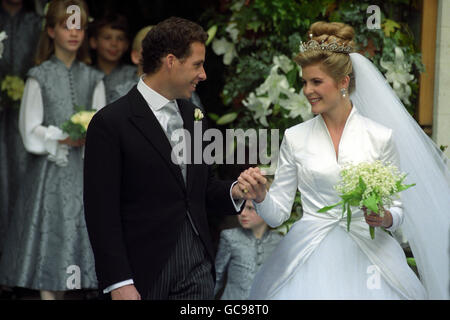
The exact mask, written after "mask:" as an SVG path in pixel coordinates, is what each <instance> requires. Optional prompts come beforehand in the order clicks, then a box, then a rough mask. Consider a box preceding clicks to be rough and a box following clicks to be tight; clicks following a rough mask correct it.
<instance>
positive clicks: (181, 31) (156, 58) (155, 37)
mask: <svg viewBox="0 0 450 320" xmlns="http://www.w3.org/2000/svg"><path fill="white" fill-rule="evenodd" d="M207 39H208V34H207V33H206V32H205V30H203V28H202V27H201V26H199V25H198V24H196V23H195V22H192V21H189V20H186V19H183V18H177V17H171V18H168V19H166V20H164V21H162V22H160V23H158V24H157V25H156V26H155V27H153V28H152V29H151V30H150V31H149V32H148V33H147V35H146V36H145V38H144V40H142V61H141V64H142V68H143V71H144V73H147V74H153V73H155V72H157V71H158V70H159V68H160V67H161V58H163V57H165V56H167V55H168V54H169V53H171V54H173V55H174V56H176V57H177V58H178V59H183V58H186V57H189V56H190V55H191V50H190V49H191V43H194V42H200V43H203V44H205V42H206V40H207Z"/></svg>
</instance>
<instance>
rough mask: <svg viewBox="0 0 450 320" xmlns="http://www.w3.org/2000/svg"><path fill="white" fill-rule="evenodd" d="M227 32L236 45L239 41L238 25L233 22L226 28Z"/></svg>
mask: <svg viewBox="0 0 450 320" xmlns="http://www.w3.org/2000/svg"><path fill="white" fill-rule="evenodd" d="M225 31H226V32H228V34H229V35H230V38H231V41H233V43H236V42H237V40H238V35H239V30H238V29H237V23H236V22H232V23H230V24H229V25H228V26H227V27H226V28H225Z"/></svg>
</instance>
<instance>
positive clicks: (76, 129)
mask: <svg viewBox="0 0 450 320" xmlns="http://www.w3.org/2000/svg"><path fill="white" fill-rule="evenodd" d="M75 110H77V112H76V113H75V114H74V115H72V116H71V117H70V119H69V120H67V121H66V122H64V123H63V125H62V126H61V129H62V130H63V131H64V132H66V133H67V134H68V135H69V137H70V139H72V140H74V141H76V140H80V139H84V138H86V133H87V128H88V126H89V123H90V122H91V120H92V117H93V116H94V114H95V112H96V111H95V110H85V108H84V107H75Z"/></svg>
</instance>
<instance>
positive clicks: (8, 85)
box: [0, 75, 25, 109]
mask: <svg viewBox="0 0 450 320" xmlns="http://www.w3.org/2000/svg"><path fill="white" fill-rule="evenodd" d="M24 88H25V82H24V81H23V79H22V78H20V77H18V76H11V75H7V76H6V77H5V78H4V79H3V80H2V82H1V84H0V93H1V105H2V107H3V108H7V107H9V108H12V109H19V107H20V100H21V99H22V95H23V90H24Z"/></svg>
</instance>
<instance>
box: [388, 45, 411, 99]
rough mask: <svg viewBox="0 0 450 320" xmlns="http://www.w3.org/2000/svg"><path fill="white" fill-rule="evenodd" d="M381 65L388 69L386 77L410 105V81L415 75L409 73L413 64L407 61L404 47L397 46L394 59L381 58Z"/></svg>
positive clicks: (401, 97)
mask: <svg viewBox="0 0 450 320" xmlns="http://www.w3.org/2000/svg"><path fill="white" fill-rule="evenodd" d="M380 65H381V67H382V68H383V69H385V70H386V71H387V72H386V74H385V77H386V79H387V81H388V82H389V83H392V87H393V89H394V91H395V93H396V94H397V95H398V97H399V98H400V99H401V100H402V101H403V102H404V103H405V104H406V105H410V104H411V102H410V101H409V96H410V95H411V87H410V86H409V84H408V83H409V82H410V81H412V80H413V79H414V75H412V74H410V73H409V72H410V70H411V64H408V63H407V62H406V61H405V56H404V54H403V51H402V49H401V48H399V47H396V48H395V59H394V61H385V60H380Z"/></svg>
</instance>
